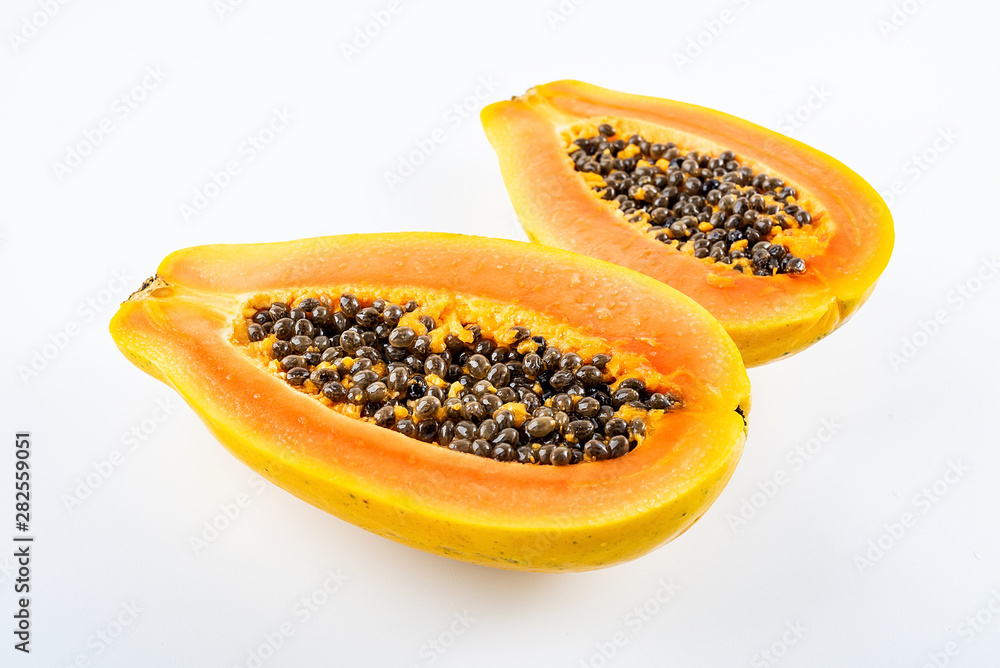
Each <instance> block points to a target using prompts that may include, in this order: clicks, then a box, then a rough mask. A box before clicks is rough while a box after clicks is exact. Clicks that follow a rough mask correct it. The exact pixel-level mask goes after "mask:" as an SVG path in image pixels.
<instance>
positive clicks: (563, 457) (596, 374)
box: [241, 293, 682, 466]
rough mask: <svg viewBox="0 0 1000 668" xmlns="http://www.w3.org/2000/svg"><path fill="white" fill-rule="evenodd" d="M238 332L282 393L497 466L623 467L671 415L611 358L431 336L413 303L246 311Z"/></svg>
mask: <svg viewBox="0 0 1000 668" xmlns="http://www.w3.org/2000/svg"><path fill="white" fill-rule="evenodd" d="M410 314H412V315H410ZM241 326H242V327H244V328H245V332H246V336H247V340H248V341H249V342H250V343H249V344H247V345H252V346H257V348H255V350H259V351H261V352H262V354H265V355H267V356H268V357H269V358H270V360H272V362H271V368H272V369H274V371H275V373H277V374H278V375H279V376H280V377H281V378H283V380H284V381H285V382H286V383H288V384H289V385H290V386H292V387H295V388H296V389H298V390H300V391H303V392H306V393H308V394H311V395H314V396H315V397H316V398H317V399H320V398H322V400H324V401H325V402H326V403H328V404H330V405H331V406H354V407H355V408H352V409H351V410H350V411H345V412H348V414H354V415H356V416H358V417H360V419H363V420H366V421H370V422H372V423H374V424H375V425H377V426H379V427H383V428H386V429H392V430H395V431H397V432H399V433H401V434H403V435H405V436H408V437H410V438H414V439H418V440H420V441H424V442H427V443H433V444H436V445H438V446H440V447H446V448H449V449H451V450H454V451H456V452H462V453H468V454H470V455H473V456H478V457H487V458H491V459H494V460H496V461H500V462H518V463H522V464H539V465H551V466H568V465H573V464H579V463H581V462H592V461H603V460H607V459H614V458H618V457H622V456H624V455H626V454H628V453H629V452H630V451H632V450H634V449H635V448H636V447H638V446H639V444H640V443H641V442H642V440H643V439H644V438H645V436H646V431H647V426H648V422H649V420H650V419H651V418H653V417H655V416H656V415H657V414H662V413H664V412H667V411H672V410H677V409H679V408H680V407H681V406H682V402H681V399H680V398H679V397H678V396H677V394H676V393H675V392H672V391H670V390H669V389H662V390H656V389H650V388H647V386H646V383H645V381H644V380H643V379H641V378H637V377H626V378H622V379H618V378H615V377H614V376H613V375H612V373H611V372H610V371H609V370H608V367H609V364H610V363H611V362H612V359H613V357H612V355H611V354H609V353H606V352H601V353H596V354H593V355H592V356H590V358H589V359H584V358H583V357H582V356H581V355H580V354H578V353H577V352H574V351H562V350H559V349H558V348H557V347H555V346H553V345H549V344H548V342H547V341H546V339H545V337H543V336H538V335H533V334H532V332H531V330H530V329H529V328H528V327H524V326H522V325H515V326H512V327H507V328H505V329H503V330H502V331H499V332H495V333H493V335H484V334H483V327H482V326H481V325H479V324H477V323H466V324H464V325H463V329H462V331H461V332H460V333H459V334H455V333H448V334H445V332H447V331H448V330H444V332H435V329H436V327H437V323H436V322H435V320H434V318H433V317H432V316H431V315H430V314H429V313H420V304H419V303H418V302H417V301H415V300H407V301H406V302H405V303H404V304H403V305H397V304H393V303H391V302H389V301H388V300H386V299H382V298H379V299H375V300H373V302H372V303H371V304H370V305H369V304H366V303H363V302H362V301H361V300H359V299H358V297H356V296H355V295H354V294H350V293H345V294H342V295H339V296H335V297H330V296H327V295H323V294H319V295H309V296H304V297H299V298H298V299H297V300H295V301H293V302H292V303H285V302H279V301H275V302H271V303H270V304H268V305H267V306H266V307H264V308H257V309H253V310H251V311H250V312H249V315H248V317H247V318H246V320H245V322H243V323H242V325H241ZM435 335H436V336H437V337H438V338H437V339H436V340H437V341H438V342H439V345H436V346H435V345H434V343H433V341H434V340H435ZM442 335H443V339H442V338H441V337H442ZM442 340H443V344H444V345H443V346H441V345H440V343H441V342H442ZM432 348H434V350H432ZM438 348H443V349H440V350H439V349H438ZM619 366H621V365H619Z"/></svg>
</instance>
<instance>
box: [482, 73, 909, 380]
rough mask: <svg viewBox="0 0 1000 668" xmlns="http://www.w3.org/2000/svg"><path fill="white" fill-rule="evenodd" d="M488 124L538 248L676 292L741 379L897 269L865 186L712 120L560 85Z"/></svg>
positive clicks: (786, 145)
mask: <svg viewBox="0 0 1000 668" xmlns="http://www.w3.org/2000/svg"><path fill="white" fill-rule="evenodd" d="M482 122H483V126H484V128H485V130H486V134H487V136H488V137H489V140H490V142H491V143H492V145H493V147H494V149H495V150H496V153H497V156H498V158H499V162H500V170H501V172H502V175H503V179H504V181H505V183H506V186H507V190H508V192H509V194H510V197H511V200H512V202H513V205H514V208H515V210H516V212H517V215H518V217H519V219H520V221H521V224H522V225H523V227H524V229H525V231H526V232H527V234H528V236H529V237H530V238H531V239H532V240H534V241H536V242H539V243H541V244H545V245H548V246H554V247H557V248H563V249H566V250H571V251H576V252H579V253H584V254H587V255H591V256H593V257H597V258H600V259H603V260H607V261H610V262H614V263H616V264H619V265H622V266H625V267H629V268H631V269H635V270H636V271H639V272H642V273H644V274H646V275H648V276H652V277H653V278H656V279H657V280H660V281H662V282H664V283H667V284H668V285H670V286H672V287H674V288H676V289H678V290H680V291H681V292H683V293H684V294H686V295H687V296H689V297H691V298H692V299H694V300H695V301H697V302H698V303H699V304H701V305H702V306H704V307H705V308H706V309H708V310H709V311H710V312H711V313H712V314H713V315H714V316H715V317H716V318H718V320H719V321H720V322H721V323H722V325H723V326H724V327H725V329H726V331H727V332H728V333H729V334H730V336H732V338H733V340H734V341H735V342H736V345H737V346H738V347H739V349H740V352H741V353H742V355H743V361H744V362H745V363H746V365H747V366H756V365H760V364H765V363H767V362H770V361H773V360H776V359H780V358H782V357H786V356H788V355H792V354H794V353H796V352H799V351H801V350H803V349H805V348H806V347H808V346H810V345H812V344H813V343H815V342H816V341H818V340H819V339H821V338H823V337H824V336H826V335H827V334H829V333H830V332H832V331H833V330H834V329H836V328H837V327H839V326H840V325H841V324H843V323H844V322H846V321H847V319H848V318H849V317H850V316H851V315H852V314H853V313H855V312H856V311H857V309H858V308H859V307H860V306H861V304H863V303H864V302H865V300H866V299H867V298H868V296H869V295H870V294H871V292H872V290H873V289H874V286H875V282H876V280H877V279H878V277H879V276H880V275H881V273H882V271H883V270H884V269H885V267H886V265H887V263H888V261H889V256H890V255H891V253H892V246H893V224H892V216H891V214H890V213H889V210H888V208H887V207H886V205H885V202H884V201H883V200H882V198H881V197H880V196H879V195H878V193H876V192H875V190H874V189H873V188H872V187H871V186H870V185H869V184H868V183H866V182H865V181H864V179H862V178H861V177H860V176H858V175H857V174H856V173H854V172H853V171H851V170H850V169H849V168H847V167H846V166H845V165H843V164H842V163H840V162H838V161H837V160H835V159H834V158H832V157H830V156H828V155H825V154H824V153H821V152H820V151H818V150H816V149H814V148H811V147H809V146H806V145H805V144H803V143H801V142H798V141H796V140H794V139H790V138H788V137H785V136H782V135H780V134H778V133H776V132H772V131H771V130H768V129H766V128H763V127H761V126H759V125H755V124H753V123H751V122H749V121H745V120H743V119H740V118H737V117H735V116H731V115H729V114H725V113H722V112H720V111H714V110H712V109H706V108H704V107H699V106H695V105H693V104H687V103H684V102H676V101H673V100H666V99H659V98H653V97H644V96H639V95H632V94H626V93H620V92H617V91H612V90H608V89H605V88H600V87H598V86H594V85H590V84H586V83H582V82H579V81H557V82H554V83H549V84H545V85H541V86H537V87H535V88H532V89H531V90H529V91H528V92H527V93H526V94H524V95H522V96H520V97H515V98H513V99H511V100H509V101H503V102H497V103H494V104H492V105H489V106H487V107H486V108H484V109H483V111H482Z"/></svg>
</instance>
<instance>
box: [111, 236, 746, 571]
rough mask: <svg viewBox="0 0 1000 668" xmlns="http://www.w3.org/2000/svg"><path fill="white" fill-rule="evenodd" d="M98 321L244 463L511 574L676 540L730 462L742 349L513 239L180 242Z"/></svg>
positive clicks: (414, 541) (689, 305) (664, 292)
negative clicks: (106, 320) (181, 246)
mask: <svg viewBox="0 0 1000 668" xmlns="http://www.w3.org/2000/svg"><path fill="white" fill-rule="evenodd" d="M110 329H111V334H112V337H113V338H114V340H115V342H116V344H117V345H118V347H119V349H120V350H121V351H122V352H123V353H124V355H125V356H126V357H127V358H128V359H129V360H130V361H131V362H132V363H134V364H135V365H136V366H138V367H139V368H140V369H142V370H143V371H146V372H147V373H149V374H151V375H153V376H154V377H156V378H158V379H159V380H161V381H163V382H164V383H166V384H167V385H169V386H171V387H172V388H174V389H175V390H176V391H177V392H178V393H180V395H181V396H182V397H183V398H184V399H185V400H186V401H187V403H188V404H190V406H191V407H192V408H193V409H194V410H195V411H196V412H197V413H198V415H199V416H200V417H201V418H202V419H203V420H204V422H205V423H206V424H207V426H208V428H209V429H210V431H211V432H213V433H214V434H215V436H217V437H218V439H219V440H220V441H221V442H222V443H223V445H224V446H225V447H226V448H228V449H229V450H230V451H231V452H232V454H234V455H235V456H236V457H237V458H239V459H240V460H241V461H243V462H244V463H245V464H246V465H248V466H249V467H250V468H252V469H253V470H254V471H256V472H258V473H259V474H260V475H261V476H263V477H265V478H266V479H268V480H270V481H271V482H273V483H275V484H276V485H279V486H281V487H283V488H284V489H286V490H288V491H289V492H291V493H292V494H294V495H296V496H298V497H300V498H301V499H303V500H305V501H307V502H308V503H311V504H313V505H315V506H317V507H319V508H321V509H323V510H325V511H327V512H329V513H331V514H333V515H335V516H337V517H339V518H341V519H343V520H346V521H347V522H351V523H353V524H355V525H357V526H359V527H362V528H364V529H367V530H369V531H372V532H374V533H376V534H379V535H381V536H384V537H387V538H390V539H393V540H395V541H398V542H400V543H403V544H405V545H409V546H412V547H415V548H419V549H422V550H426V551H428V552H432V553H435V554H438V555H443V556H445V557H450V558H454V559H459V560H464V561H467V562H472V563H477V564H483V565H487V566H493V567H499V568H505V569H515V570H527V571H545V572H560V571H580V570H588V569H596V568H601V567H605V566H609V565H612V564H616V563H619V562H623V561H626V560H629V559H633V558H635V557H638V556H640V555H642V554H644V553H647V552H649V551H650V550H652V549H654V548H655V547H657V546H659V545H661V544H662V543H664V542H666V541H668V540H670V539H671V538H673V537H675V536H677V535H679V534H680V533H681V532H683V531H685V530H686V529H687V528H688V527H690V526H691V525H692V524H693V523H694V522H695V521H696V520H697V519H698V518H699V517H701V516H702V514H703V513H704V512H705V510H706V509H707V508H708V507H709V505H710V504H711V503H712V502H713V500H714V499H715V498H716V497H717V496H718V494H719V493H720V491H721V489H722V487H723V485H725V483H726V482H727V480H728V479H729V478H730V476H731V475H732V473H733V470H734V467H735V466H736V463H737V461H738V459H739V457H740V454H741V452H742V448H743V443H744V439H745V436H746V428H747V427H746V424H747V422H746V418H747V415H748V413H749V409H750V388H749V383H748V379H747V375H746V370H745V367H744V365H743V363H742V360H741V358H740V355H739V351H738V350H737V349H736V346H735V344H734V343H733V342H732V340H731V339H730V338H729V336H728V335H727V334H726V333H725V331H724V330H723V329H722V327H721V326H720V325H719V323H718V322H717V321H716V320H715V319H714V318H713V317H712V316H711V315H710V314H709V313H708V312H707V311H706V310H705V309H703V308H702V307H700V306H699V305H697V304H696V303H695V302H694V301H692V300H690V299H689V298H687V297H685V296H684V295H682V294H681V293H679V292H677V291H675V290H673V289H671V288H670V287H668V286H666V285H664V284H663V283H660V282H658V281H655V280H653V279H651V278H649V277H647V276H644V275H642V274H639V273H637V272H633V271H631V270H628V269H625V268H622V267H619V266H616V265H613V264H610V263H606V262H603V261H600V260H596V259H593V258H589V257H583V256H578V255H575V254H572V253H569V252H566V251H561V250H558V249H550V248H547V247H543V246H540V245H537V244H530V243H525V242H517V241H505V240H498V239H485V238H477V237H469V236H462V235H448V234H434V233H397V234H362V235H350V236H332V237H322V238H315V239H303V240H298V241H291V242H282V243H268V244H234V245H209V246H198V247H193V248H188V249H185V250H181V251H178V252H175V253H173V254H171V255H169V256H168V257H167V258H166V259H164V260H163V262H162V263H161V264H160V266H159V268H158V269H157V271H156V274H155V275H154V276H153V277H151V278H150V279H148V280H147V281H146V282H145V283H144V284H143V285H142V287H141V288H140V289H139V290H138V291H137V292H136V293H135V294H133V295H132V296H131V297H130V298H129V299H128V300H127V301H126V302H125V303H123V304H122V305H121V307H120V309H119V310H118V312H117V313H116V314H115V316H114V318H113V320H112V322H111V327H110Z"/></svg>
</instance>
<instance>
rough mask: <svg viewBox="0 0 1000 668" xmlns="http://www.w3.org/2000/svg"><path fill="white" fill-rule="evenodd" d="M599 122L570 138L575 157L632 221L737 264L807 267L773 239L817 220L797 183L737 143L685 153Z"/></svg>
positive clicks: (756, 271)
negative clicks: (749, 157)
mask: <svg viewBox="0 0 1000 668" xmlns="http://www.w3.org/2000/svg"><path fill="white" fill-rule="evenodd" d="M597 130H598V134H597V135H595V136H587V137H579V138H577V139H574V140H573V142H572V144H570V145H569V146H568V147H567V150H569V157H570V160H572V162H573V167H574V168H575V169H576V171H578V172H580V173H581V174H583V175H584V177H585V178H586V180H587V181H588V183H590V184H591V189H592V190H593V191H594V192H595V194H596V195H597V196H598V197H601V198H602V199H605V200H608V201H609V203H613V205H614V206H616V207H617V208H618V211H619V212H620V213H621V215H622V216H624V217H625V219H626V220H627V221H628V222H630V223H633V224H635V225H636V226H639V227H641V229H642V230H643V231H644V232H645V233H647V234H649V235H651V236H652V237H653V238H655V239H656V240H657V241H661V242H663V243H664V244H666V245H668V246H671V247H673V248H676V249H677V250H679V251H681V252H683V253H686V254H689V255H693V256H694V257H696V258H700V259H705V260H706V261H709V262H713V263H714V262H721V263H723V264H727V265H730V266H731V267H732V268H733V270H735V271H739V272H746V273H752V274H753V275H754V276H774V275H776V274H801V273H803V272H805V270H806V263H805V260H803V259H802V258H800V257H796V256H795V255H792V253H791V252H790V251H789V249H788V247H787V246H785V245H783V244H781V243H777V242H776V241H775V239H776V237H777V236H778V235H779V234H780V233H781V232H782V231H785V230H797V229H801V228H809V226H811V225H812V222H813V220H812V215H811V214H810V213H809V211H807V210H806V209H805V208H804V207H803V206H802V205H801V204H800V203H799V202H798V200H797V199H796V197H797V195H798V193H797V192H796V190H795V188H793V187H790V186H787V185H786V184H785V183H784V181H783V180H782V179H780V178H778V177H774V176H768V175H767V174H764V173H759V172H755V171H754V170H753V169H752V168H751V167H748V166H745V165H743V164H742V163H741V162H740V161H739V160H737V159H736V155H735V154H734V153H733V151H722V152H721V153H719V154H718V155H711V154H708V153H699V152H698V151H689V152H687V153H684V152H682V150H681V149H680V148H679V147H678V146H677V144H675V143H673V142H667V143H663V144H661V143H655V142H650V141H648V140H647V139H645V138H644V137H643V136H642V135H638V134H633V135H630V136H628V137H620V136H619V135H618V133H617V130H616V129H615V128H614V126H613V125H611V124H610V123H602V124H601V125H599V126H598V128H597ZM591 175H592V176H591ZM594 366H597V365H596V364H595V365H594Z"/></svg>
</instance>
